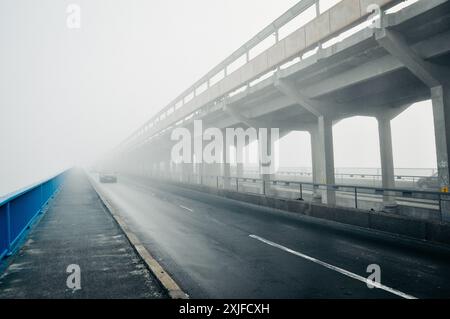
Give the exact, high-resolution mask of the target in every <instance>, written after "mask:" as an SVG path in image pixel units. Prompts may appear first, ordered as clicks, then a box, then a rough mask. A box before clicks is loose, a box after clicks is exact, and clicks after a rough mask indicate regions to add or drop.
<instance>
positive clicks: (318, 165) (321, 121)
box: [312, 116, 336, 206]
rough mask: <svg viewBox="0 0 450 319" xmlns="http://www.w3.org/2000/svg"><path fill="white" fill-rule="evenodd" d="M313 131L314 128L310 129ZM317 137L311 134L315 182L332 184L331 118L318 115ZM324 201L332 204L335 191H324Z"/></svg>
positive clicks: (333, 179)
mask: <svg viewBox="0 0 450 319" xmlns="http://www.w3.org/2000/svg"><path fill="white" fill-rule="evenodd" d="M312 132H314V130H312ZM316 134H317V137H316V136H314V137H313V135H315V133H313V134H312V143H314V145H312V148H313V152H312V153H313V154H314V155H313V159H314V161H315V163H314V164H313V170H314V171H315V174H314V175H315V177H314V180H315V183H320V184H327V185H334V184H335V183H336V182H335V178H334V150H333V121H332V119H331V118H328V117H324V116H320V117H318V120H317V133H316ZM323 193H325V195H326V196H325V198H324V203H326V204H328V205H331V206H334V205H335V204H336V193H335V191H334V190H332V189H327V190H326V191H324V192H323Z"/></svg>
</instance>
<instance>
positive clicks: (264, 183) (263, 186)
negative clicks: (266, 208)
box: [262, 179, 266, 195]
mask: <svg viewBox="0 0 450 319" xmlns="http://www.w3.org/2000/svg"><path fill="white" fill-rule="evenodd" d="M262 189H263V195H266V181H265V180H264V179H263V180H262Z"/></svg>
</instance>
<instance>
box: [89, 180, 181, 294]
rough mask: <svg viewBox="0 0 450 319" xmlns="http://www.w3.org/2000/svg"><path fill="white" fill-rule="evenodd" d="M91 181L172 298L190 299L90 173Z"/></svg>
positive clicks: (132, 243) (136, 249)
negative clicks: (134, 231) (96, 183)
mask: <svg viewBox="0 0 450 319" xmlns="http://www.w3.org/2000/svg"><path fill="white" fill-rule="evenodd" d="M86 175H87V177H88V179H89V182H90V183H91V185H92V187H93V188H94V190H95V191H96V192H97V194H98V196H99V198H100V200H101V201H102V202H103V204H104V205H105V206H106V208H108V210H109V212H110V214H111V215H112V217H113V218H114V219H115V221H116V222H117V224H118V225H119V227H120V228H121V229H122V231H123V232H124V233H125V236H126V237H127V238H128V240H129V242H130V243H131V245H132V246H133V248H134V250H135V251H136V252H137V253H138V255H139V256H140V257H141V259H142V260H143V261H144V263H145V264H146V265H147V267H148V269H150V271H151V272H152V273H153V275H154V276H155V277H156V279H157V280H158V282H159V283H160V284H161V285H162V286H163V288H164V289H165V290H167V292H168V294H169V296H170V298H172V299H189V295H188V294H186V293H185V292H184V291H183V290H182V289H181V288H180V286H178V284H177V283H176V282H175V280H173V279H172V277H171V276H170V275H169V274H168V273H167V272H166V271H165V270H164V268H163V267H162V266H161V265H160V264H159V263H158V261H157V260H156V259H155V258H153V256H152V255H151V254H150V252H149V251H148V250H147V249H146V248H145V247H144V245H143V244H142V243H141V242H140V240H139V239H138V238H137V236H136V235H135V234H134V233H133V232H132V231H131V230H130V229H129V228H128V225H127V224H126V223H125V222H124V220H123V219H122V217H121V216H120V215H119V214H118V210H117V209H116V208H115V207H114V206H113V205H112V204H111V203H110V201H109V200H108V199H107V197H106V196H105V195H104V194H103V192H102V191H101V190H100V189H99V188H98V187H97V186H96V185H95V182H94V180H93V179H92V177H91V176H90V175H89V174H86Z"/></svg>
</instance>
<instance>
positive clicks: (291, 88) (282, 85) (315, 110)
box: [274, 78, 326, 117]
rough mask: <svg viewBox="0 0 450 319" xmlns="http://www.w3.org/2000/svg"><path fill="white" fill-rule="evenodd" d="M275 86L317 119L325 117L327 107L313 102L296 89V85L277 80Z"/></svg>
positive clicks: (284, 80)
mask: <svg viewBox="0 0 450 319" xmlns="http://www.w3.org/2000/svg"><path fill="white" fill-rule="evenodd" d="M274 86H275V87H276V88H277V89H278V90H279V91H280V92H281V93H283V94H285V95H286V96H288V97H290V98H291V99H292V100H293V101H294V102H295V103H297V104H299V105H300V106H301V107H303V108H304V109H305V110H307V111H309V112H311V113H312V114H314V115H315V116H317V117H320V116H323V114H324V111H325V109H326V108H325V105H323V104H322V103H320V102H317V101H313V100H312V99H310V98H309V97H307V96H305V95H303V94H302V93H301V92H300V91H299V90H298V89H297V88H296V87H295V84H294V83H292V82H291V81H289V80H286V79H282V78H277V79H276V80H275V82H274Z"/></svg>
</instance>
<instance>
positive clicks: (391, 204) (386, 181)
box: [377, 115, 397, 213]
mask: <svg viewBox="0 0 450 319" xmlns="http://www.w3.org/2000/svg"><path fill="white" fill-rule="evenodd" d="M377 121H378V135H379V142H380V156H381V183H382V187H383V188H395V175H394V158H393V155H392V134H391V119H390V117H388V116H384V115H379V116H377ZM383 210H384V211H385V212H388V213H394V212H395V211H396V210H397V203H396V201H395V194H391V193H386V192H385V193H384V195H383Z"/></svg>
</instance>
